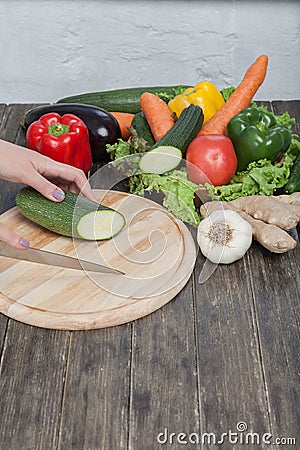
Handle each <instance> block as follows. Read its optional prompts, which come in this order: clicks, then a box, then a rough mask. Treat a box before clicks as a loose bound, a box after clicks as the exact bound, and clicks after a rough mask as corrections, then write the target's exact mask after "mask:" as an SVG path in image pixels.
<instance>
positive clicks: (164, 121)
mask: <svg viewBox="0 0 300 450" xmlns="http://www.w3.org/2000/svg"><path fill="white" fill-rule="evenodd" d="M140 105H141V108H142V111H143V113H144V115H145V117H146V119H147V122H148V124H149V127H150V130H151V132H152V134H153V137H154V139H155V141H156V142H157V141H159V140H160V139H161V138H162V137H163V136H164V135H165V134H166V133H167V132H168V131H169V130H170V129H171V128H172V126H173V125H174V119H173V116H172V111H171V110H170V109H169V107H168V105H167V104H166V103H165V102H164V101H163V100H162V99H161V98H159V97H158V96H157V95H155V94H151V93H150V92H144V93H143V94H142V95H141V97H140Z"/></svg>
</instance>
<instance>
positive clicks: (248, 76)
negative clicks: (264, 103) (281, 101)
mask: <svg viewBox="0 0 300 450" xmlns="http://www.w3.org/2000/svg"><path fill="white" fill-rule="evenodd" d="M267 67H268V57H267V55H261V56H259V57H258V58H257V60H256V61H254V63H253V64H252V65H251V66H250V67H249V69H248V70H247V72H246V73H245V76H244V78H243V79H242V81H241V83H240V84H239V85H238V86H237V88H236V90H235V91H234V92H233V94H232V95H231V96H230V97H229V99H228V100H227V102H226V103H225V104H224V105H223V106H222V108H220V109H219V110H218V111H217V112H216V114H215V115H213V116H212V117H211V119H209V120H208V121H207V122H206V123H205V124H204V125H203V127H202V128H201V130H200V131H199V133H198V135H201V134H225V133H226V127H227V125H228V123H229V122H230V120H231V119H232V118H233V117H234V116H235V115H236V114H239V113H240V112H241V111H242V110H243V109H245V108H247V107H248V106H249V103H250V102H251V100H252V99H253V97H254V95H255V93H256V92H257V90H258V89H259V87H260V86H261V85H262V83H263V81H264V79H265V76H266V73H267Z"/></svg>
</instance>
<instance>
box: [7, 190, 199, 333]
mask: <svg viewBox="0 0 300 450" xmlns="http://www.w3.org/2000/svg"><path fill="white" fill-rule="evenodd" d="M94 192H95V194H96V196H97V198H98V199H99V201H100V202H101V203H102V204H103V205H105V206H109V207H111V208H114V209H116V210H117V211H119V212H121V213H122V214H123V215H124V216H125V219H126V227H125V228H124V229H123V230H122V231H121V233H120V234H119V235H118V236H116V237H115V238H113V239H111V240H109V241H104V242H90V241H83V240H79V239H72V238H67V237H64V236H59V235H57V234H55V233H52V232H50V231H47V230H45V229H44V228H42V227H40V226H38V225H36V224H34V223H32V222H31V221H29V220H27V219H26V218H25V217H24V216H23V215H22V214H21V213H20V212H19V211H18V209H17V208H16V207H15V208H12V209H10V210H9V211H7V212H6V213H4V214H2V216H1V221H2V222H4V223H5V224H6V225H8V226H10V227H11V228H12V229H14V230H15V231H16V232H18V233H19V234H21V235H22V236H23V237H24V238H25V239H28V240H29V241H30V244H31V246H32V247H36V248H41V249H44V250H48V251H51V252H56V253H60V254H63V255H68V256H73V257H77V258H78V259H79V260H80V261H81V260H87V261H93V262H96V263H98V264H105V265H109V266H111V267H113V268H115V269H119V270H121V271H122V272H125V275H111V274H99V273H94V272H87V271H85V270H84V262H82V268H83V270H74V269H61V268H57V267H53V266H48V265H43V264H35V263H31V262H26V261H19V260H14V259H11V258H6V257H2V256H0V312H2V313H3V314H5V315H7V316H8V317H11V318H13V319H15V320H18V321H21V322H24V323H27V324H30V325H35V326H39V327H44V328H53V329H64V330H80V329H94V328H104V327H109V326H113V325H119V324H122V323H125V322H129V321H132V320H135V319H138V318H140V317H143V316H145V315H147V314H149V313H151V312H153V311H155V310H156V309H158V308H160V307H161V306H163V305H165V304H166V303H167V302H169V301H170V300H171V299H172V298H174V297H175V296H176V294H178V292H179V291H180V290H181V289H182V288H183V286H184V285H185V284H186V282H187V281H188V279H189V277H190V275H191V273H192V271H193V268H194V264H195V260H196V247H195V243H194V240H193V238H192V236H191V234H190V232H189V230H188V229H187V227H186V226H185V225H184V224H183V223H182V222H180V221H178V220H177V219H175V218H174V217H173V216H172V215H171V214H169V213H168V212H167V211H166V210H165V209H164V208H163V207H161V206H160V205H159V204H157V203H154V202H152V201H150V200H147V199H144V198H143V197H139V196H136V195H130V194H127V193H124V192H117V191H103V190H95V191H94Z"/></svg>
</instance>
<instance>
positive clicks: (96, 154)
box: [21, 103, 121, 161]
mask: <svg viewBox="0 0 300 450" xmlns="http://www.w3.org/2000/svg"><path fill="white" fill-rule="evenodd" d="M50 112H55V113H57V114H60V115H61V116H63V115H64V114H74V115H75V116H77V117H79V119H81V120H83V122H84V123H85V125H86V126H87V128H88V130H89V139H90V145H91V150H92V156H93V161H108V160H109V157H108V154H107V151H106V144H114V143H115V142H116V141H117V140H118V139H119V138H121V130H120V126H119V124H118V122H117V120H116V119H115V118H114V117H113V115H112V114H110V113H109V112H107V111H105V110H104V109H102V108H99V107H97V106H92V105H85V104H76V103H61V104H52V105H44V106H37V107H36V108H33V109H31V110H29V111H27V113H26V114H25V116H24V117H23V118H22V121H21V125H22V126H23V127H24V128H25V130H27V128H28V127H29V125H31V124H32V123H33V122H35V121H36V120H39V118H40V117H41V116H43V115H44V114H47V113H50Z"/></svg>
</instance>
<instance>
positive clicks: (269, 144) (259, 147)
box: [227, 108, 292, 172]
mask: <svg viewBox="0 0 300 450" xmlns="http://www.w3.org/2000/svg"><path fill="white" fill-rule="evenodd" d="M227 132H228V137H229V138H230V139H231V141H232V143H233V146H234V149H235V152H236V156H237V160H238V166H237V171H238V172H240V171H241V170H246V169H247V167H248V164H249V163H250V162H252V161H259V160H260V159H264V158H266V159H268V160H270V161H272V162H274V161H276V160H277V159H278V158H279V157H280V156H281V155H283V153H284V152H286V150H287V149H288V148H289V146H290V144H291V140H292V135H291V132H290V130H289V129H288V128H287V127H286V126H284V125H282V124H279V123H277V121H276V119H275V116H274V114H272V113H270V112H268V111H264V110H262V109H259V108H246V109H244V110H243V111H241V112H240V113H239V114H237V115H236V116H234V117H233V118H232V119H231V121H230V122H229V124H228V127H227Z"/></svg>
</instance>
